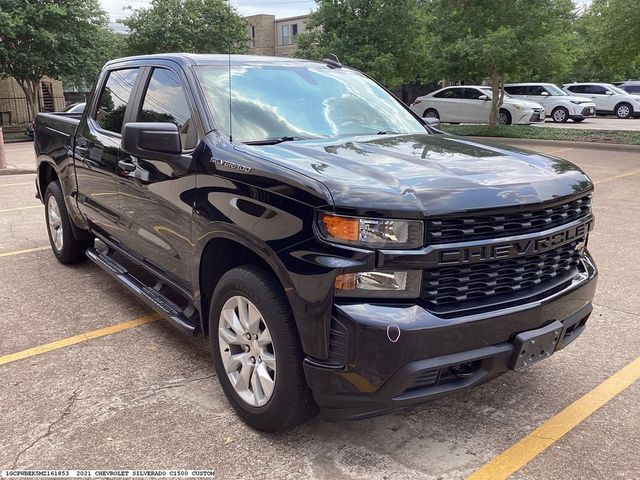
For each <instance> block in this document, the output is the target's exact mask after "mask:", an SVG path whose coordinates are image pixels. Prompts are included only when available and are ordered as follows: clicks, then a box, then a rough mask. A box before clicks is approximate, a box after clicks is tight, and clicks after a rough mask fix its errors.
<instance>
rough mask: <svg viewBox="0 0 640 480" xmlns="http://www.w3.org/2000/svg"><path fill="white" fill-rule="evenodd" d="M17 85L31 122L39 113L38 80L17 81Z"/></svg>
mask: <svg viewBox="0 0 640 480" xmlns="http://www.w3.org/2000/svg"><path fill="white" fill-rule="evenodd" d="M18 85H20V88H22V91H23V92H24V95H25V97H26V100H27V110H28V111H29V118H30V119H31V120H33V119H35V118H36V115H37V114H38V112H40V102H39V98H38V91H39V89H40V80H18Z"/></svg>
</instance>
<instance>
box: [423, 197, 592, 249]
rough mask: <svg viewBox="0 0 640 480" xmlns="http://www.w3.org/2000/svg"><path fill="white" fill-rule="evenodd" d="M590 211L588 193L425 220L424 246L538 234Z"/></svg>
mask: <svg viewBox="0 0 640 480" xmlns="http://www.w3.org/2000/svg"><path fill="white" fill-rule="evenodd" d="M590 211H591V194H589V195H585V196H582V197H579V198H575V199H573V200H567V201H564V202H559V203H555V204H549V205H548V206H543V207H539V208H528V209H522V208H521V209H519V210H515V209H514V210H511V211H506V212H505V211H501V212H500V213H494V214H492V213H491V212H486V211H485V212H483V213H477V214H461V215H452V216H448V217H432V218H427V244H436V243H454V242H463V241H473V240H481V239H485V238H496V237H504V236H510V235H523V234H527V233H532V232H540V231H542V230H547V229H549V228H553V227H556V226H559V225H563V224H565V223H569V222H571V221H573V220H577V219H578V218H581V217H584V216H586V215H587V214H588V213H589V212H590Z"/></svg>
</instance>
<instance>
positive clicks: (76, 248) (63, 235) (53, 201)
mask: <svg viewBox="0 0 640 480" xmlns="http://www.w3.org/2000/svg"><path fill="white" fill-rule="evenodd" d="M44 207H45V210H44V211H45V220H46V222H47V231H48V232H49V243H50V244H51V249H52V250H53V254H54V255H55V256H56V258H57V259H58V260H59V261H60V263H64V264H70V263H78V262H82V261H84V260H86V256H85V252H86V251H87V248H89V247H91V246H93V240H77V239H76V238H75V237H74V236H73V230H72V229H71V221H72V220H71V218H70V217H69V212H67V207H66V204H65V203H64V196H63V194H62V188H60V184H59V183H58V182H51V183H49V185H47V190H46V192H45V196H44Z"/></svg>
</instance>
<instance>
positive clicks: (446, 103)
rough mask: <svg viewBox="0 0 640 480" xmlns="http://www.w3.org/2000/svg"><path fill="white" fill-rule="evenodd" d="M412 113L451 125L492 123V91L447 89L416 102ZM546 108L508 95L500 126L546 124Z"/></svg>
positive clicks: (467, 86)
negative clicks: (490, 119)
mask: <svg viewBox="0 0 640 480" xmlns="http://www.w3.org/2000/svg"><path fill="white" fill-rule="evenodd" d="M411 109H412V110H413V111H414V112H415V113H417V114H418V115H420V116H421V117H426V118H429V117H435V118H439V119H440V121H441V122H448V123H489V117H490V115H491V87H487V86H475V85H465V86H461V87H446V88H442V89H440V90H438V91H435V92H432V93H429V94H428V95H424V96H422V97H418V98H416V100H415V102H413V103H412V104H411ZM544 119H545V111H544V107H543V106H542V105H540V104H539V103H535V102H529V101H527V100H519V99H515V98H511V97H510V96H509V95H508V94H505V96H504V100H503V103H502V105H501V106H500V111H499V113H498V123H499V124H500V125H511V124H513V125H528V124H530V123H536V122H544Z"/></svg>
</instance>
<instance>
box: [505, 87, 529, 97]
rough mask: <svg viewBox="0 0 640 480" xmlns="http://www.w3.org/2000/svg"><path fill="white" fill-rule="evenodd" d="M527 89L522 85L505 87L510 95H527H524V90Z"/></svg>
mask: <svg viewBox="0 0 640 480" xmlns="http://www.w3.org/2000/svg"><path fill="white" fill-rule="evenodd" d="M525 88H526V87H524V86H522V85H517V86H513V87H504V90H505V92H507V93H508V94H509V95H525V93H524V91H525V90H524V89H525Z"/></svg>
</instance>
